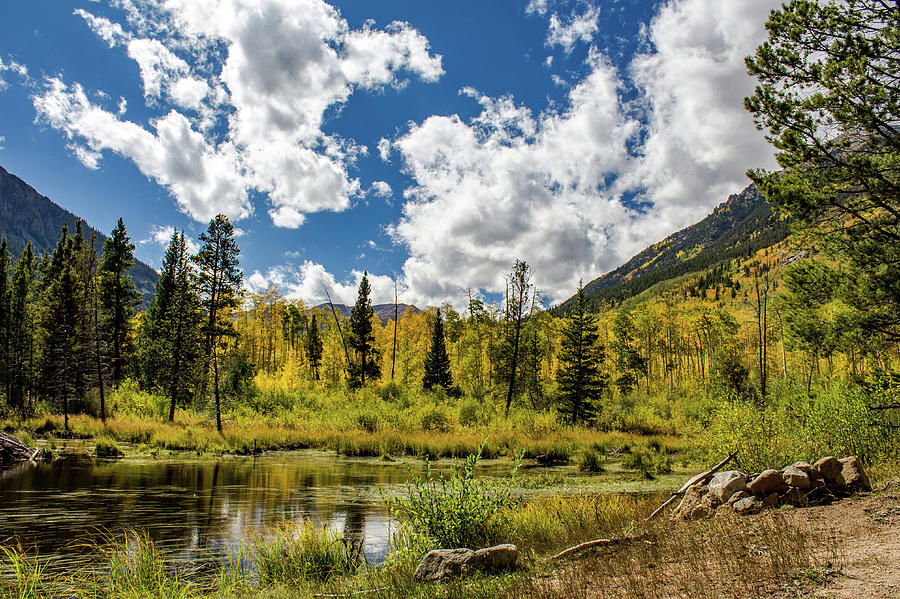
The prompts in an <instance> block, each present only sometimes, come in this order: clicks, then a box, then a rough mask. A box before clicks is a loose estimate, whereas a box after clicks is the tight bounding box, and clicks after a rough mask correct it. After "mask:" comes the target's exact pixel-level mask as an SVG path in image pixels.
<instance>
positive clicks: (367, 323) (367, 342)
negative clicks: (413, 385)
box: [347, 272, 381, 388]
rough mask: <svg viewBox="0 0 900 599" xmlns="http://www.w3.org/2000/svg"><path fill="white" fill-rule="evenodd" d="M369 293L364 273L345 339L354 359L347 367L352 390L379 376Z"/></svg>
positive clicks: (372, 311) (366, 273)
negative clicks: (348, 332)
mask: <svg viewBox="0 0 900 599" xmlns="http://www.w3.org/2000/svg"><path fill="white" fill-rule="evenodd" d="M371 291H372V288H371V287H370V286H369V273H368V272H364V273H363V278H362V280H361V281H360V282H359V295H358V296H357V298H356V304H355V305H354V306H353V309H352V310H351V311H350V334H349V335H348V338H347V345H348V346H349V347H350V349H351V350H352V351H353V353H354V354H355V358H356V360H355V361H354V362H351V363H350V364H349V367H348V374H349V375H350V386H351V387H354V388H359V387H363V386H365V384H366V381H367V380H369V381H372V380H375V379H377V378H378V377H379V376H381V366H379V364H378V350H376V349H375V333H374V332H373V331H372V319H373V318H374V317H375V310H374V309H373V308H372V300H371V299H370V298H369V294H370V293H371Z"/></svg>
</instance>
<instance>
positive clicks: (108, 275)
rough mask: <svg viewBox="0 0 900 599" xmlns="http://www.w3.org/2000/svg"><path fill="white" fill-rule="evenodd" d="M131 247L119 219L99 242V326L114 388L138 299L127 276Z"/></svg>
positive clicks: (119, 378)
mask: <svg viewBox="0 0 900 599" xmlns="http://www.w3.org/2000/svg"><path fill="white" fill-rule="evenodd" d="M134 247H135V246H134V244H133V243H131V240H130V239H129V237H128V233H127V232H126V231H125V223H124V222H123V221H122V219H121V218H120V219H119V221H118V223H116V227H115V228H114V229H113V230H112V233H111V234H110V236H109V237H107V238H106V241H105V242H103V261H102V262H101V264H100V273H99V274H100V307H101V310H102V314H103V318H102V322H103V328H104V331H105V332H106V333H107V338H108V339H109V342H110V345H111V349H112V356H111V363H112V382H113V385H114V386H116V387H118V386H119V383H121V382H122V377H123V371H124V370H125V364H126V363H127V361H128V357H129V354H130V353H131V348H130V347H129V339H130V336H131V335H130V333H131V320H132V317H133V316H134V313H135V309H136V307H137V305H138V303H139V302H140V299H141V294H140V293H138V291H137V289H135V286H134V283H133V282H132V280H131V275H130V274H129V271H130V270H131V268H132V267H134Z"/></svg>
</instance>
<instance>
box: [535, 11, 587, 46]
mask: <svg viewBox="0 0 900 599" xmlns="http://www.w3.org/2000/svg"><path fill="white" fill-rule="evenodd" d="M540 14H542V13H540ZM599 16H600V7H599V6H589V7H588V8H587V9H586V10H585V11H584V12H583V13H581V14H577V13H572V14H570V15H569V16H567V17H560V16H559V14H557V13H553V14H552V15H550V28H549V31H548V33H547V40H546V42H545V43H546V45H547V46H548V47H553V46H562V48H563V50H565V51H566V52H571V51H572V49H573V48H574V47H575V44H576V43H578V42H590V41H591V40H592V39H593V38H594V34H596V33H597V31H598V30H599V29H600V23H599V21H598V18H599Z"/></svg>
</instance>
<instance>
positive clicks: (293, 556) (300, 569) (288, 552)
mask: <svg viewBox="0 0 900 599" xmlns="http://www.w3.org/2000/svg"><path fill="white" fill-rule="evenodd" d="M246 553H247V555H248V556H249V558H250V562H251V563H252V567H253V569H254V570H255V575H256V578H257V582H258V584H259V586H261V587H269V586H279V585H282V586H295V585H297V584H298V583H303V582H307V581H310V580H312V581H317V582H326V581H328V580H331V579H332V578H335V577H337V576H348V575H352V574H354V573H355V572H357V571H358V569H359V567H360V565H361V556H360V555H358V553H356V552H354V551H353V550H352V549H351V547H350V545H349V543H348V542H347V541H346V540H345V539H343V538H341V536H340V535H338V534H337V533H335V532H333V531H329V530H323V529H319V528H316V526H315V525H314V524H313V523H312V522H311V521H310V520H304V521H303V523H302V524H297V523H287V524H283V525H281V526H277V527H275V528H273V529H270V530H267V531H266V532H265V534H261V535H259V536H258V537H257V538H255V539H254V540H252V541H251V542H250V544H249V546H248V548H247V549H246Z"/></svg>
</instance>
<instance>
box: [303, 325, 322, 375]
mask: <svg viewBox="0 0 900 599" xmlns="http://www.w3.org/2000/svg"><path fill="white" fill-rule="evenodd" d="M306 357H307V359H308V360H309V368H310V370H312V373H313V377H314V378H315V380H317V381H318V380H319V366H321V364H322V336H321V333H320V331H319V323H318V322H317V321H316V315H315V314H313V315H312V319H310V321H309V331H308V332H307V333H306Z"/></svg>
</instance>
